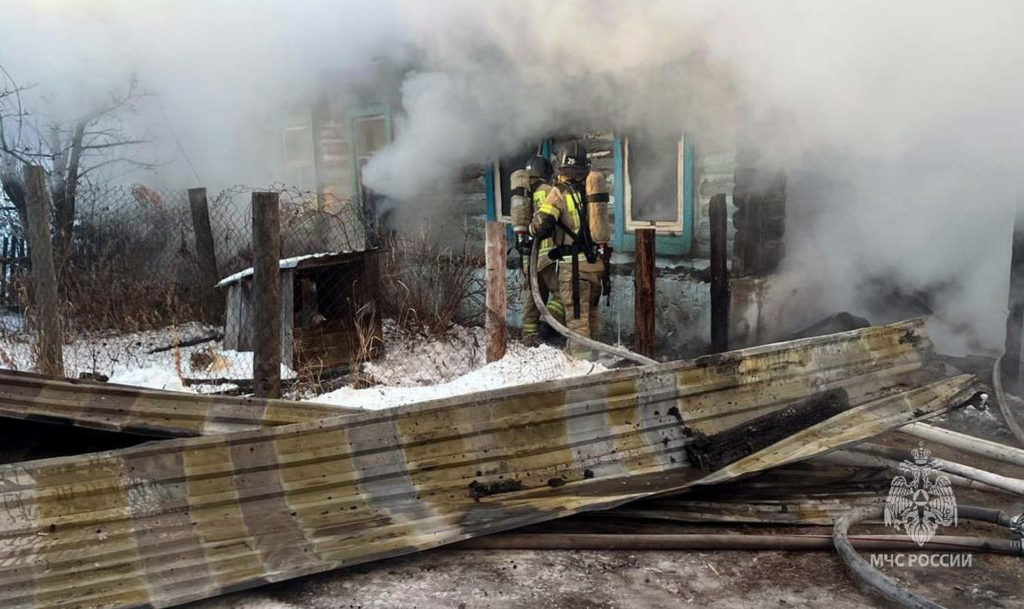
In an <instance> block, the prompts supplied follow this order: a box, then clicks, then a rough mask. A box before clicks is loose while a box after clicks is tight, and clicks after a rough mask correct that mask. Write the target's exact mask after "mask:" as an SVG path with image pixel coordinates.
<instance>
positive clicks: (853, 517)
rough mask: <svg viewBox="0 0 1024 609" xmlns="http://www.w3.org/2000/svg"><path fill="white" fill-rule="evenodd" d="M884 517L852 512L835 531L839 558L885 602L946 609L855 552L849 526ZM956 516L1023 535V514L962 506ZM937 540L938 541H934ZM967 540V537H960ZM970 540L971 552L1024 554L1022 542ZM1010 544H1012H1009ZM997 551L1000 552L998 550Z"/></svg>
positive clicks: (872, 511)
mask: <svg viewBox="0 0 1024 609" xmlns="http://www.w3.org/2000/svg"><path fill="white" fill-rule="evenodd" d="M881 516H882V508H881V507H879V506H871V507H865V508H860V509H857V510H853V511H852V512H850V513H849V514H846V515H845V516H843V517H842V518H840V519H839V520H837V521H836V524H835V528H834V529H833V542H834V544H835V548H836V551H837V552H839V557H840V558H841V559H842V561H843V563H844V564H845V565H846V567H847V568H848V569H849V570H850V572H852V573H853V575H854V576H855V577H856V578H857V579H858V580H859V581H860V582H861V583H862V584H864V585H865V586H866V587H867V588H868V589H870V590H871V591H872V592H874V593H876V594H879V595H881V596H882V597H883V598H885V599H886V600H888V601H890V602H892V603H895V604H897V605H899V606H900V607H908V608H911V609H945V608H944V607H943V606H942V605H939V604H938V603H934V602H932V601H930V600H928V599H926V598H924V597H922V596H920V595H918V594H915V593H913V592H911V591H910V590H907V589H906V588H903V587H902V586H900V585H899V584H898V583H896V580H894V579H892V578H891V577H889V576H888V575H886V574H884V573H882V572H881V571H879V570H878V569H876V568H874V567H872V566H871V564H870V563H869V562H868V561H866V560H864V559H863V558H861V557H860V555H859V554H857V551H856V550H855V549H854V547H853V544H852V543H851V538H850V537H849V531H850V527H851V526H853V525H854V524H857V523H858V522H861V521H863V520H867V519H878V518H880V517H881ZM957 517H958V518H959V519H961V520H981V521H984V522H992V523H995V524H999V525H1002V526H1009V527H1010V528H1011V530H1014V531H1015V532H1018V533H1019V532H1020V523H1021V520H1022V519H1024V518H1022V516H1021V515H1018V516H1015V517H1012V518H1011V517H1010V516H1008V515H1007V514H1006V513H1004V512H1000V511H998V510H990V509H987V508H980V507H975V506H972V505H962V506H959V509H958V511H957ZM933 539H937V538H933ZM960 539H964V538H960ZM966 539H971V542H970V549H975V550H978V551H980V552H1002V551H1003V550H1005V549H1007V548H1010V549H1011V550H1012V552H1011V553H1015V554H1017V555H1018V556H1020V555H1022V550H1021V541H1020V540H1012V541H1011V540H1001V539H980V538H978V539H972V538H966ZM1007 544H1010V545H1007ZM997 548H998V549H997Z"/></svg>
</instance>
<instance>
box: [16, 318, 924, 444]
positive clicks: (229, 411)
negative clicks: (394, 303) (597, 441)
mask: <svg viewBox="0 0 1024 609" xmlns="http://www.w3.org/2000/svg"><path fill="white" fill-rule="evenodd" d="M894 337H898V338H894ZM886 341H890V342H891V341H896V343H895V344H892V345H890V344H887V343H886ZM823 345H828V348H827V349H826V348H824V347H823ZM811 349H814V350H816V351H815V352H816V356H815V357H816V360H815V361H814V362H813V363H812V365H814V366H815V368H813V369H812V368H809V367H808V366H809V365H811V364H808V363H806V362H805V363H803V364H801V363H800V362H799V361H798V359H797V358H800V357H806V355H805V354H806V353H808V352H810V351H809V350H811ZM837 349H841V350H842V353H840V354H839V355H838V357H833V356H830V355H829V350H832V351H835V350H837ZM779 350H780V349H779V348H778V347H776V346H773V345H768V346H761V347H754V348H750V349H744V350H741V351H734V352H730V353H725V354H720V355H710V356H705V357H700V358H697V359H693V360H681V361H678V362H671V363H667V364H662V365H660V366H655V367H649V368H632V369H627V370H618V371H614V372H609V373H606V374H605V375H592V376H587V377H577V378H572V379H565V380H561V381H557V382H554V383H544V384H541V385H538V386H536V387H531V386H526V387H516V388H514V389H511V390H509V392H510V393H509V395H512V396H518V395H520V394H521V393H523V392H525V393H530V392H534V391H537V390H538V389H539V390H540V391H546V390H547V389H549V388H556V387H557V390H559V391H575V390H581V389H583V388H586V387H590V386H594V385H604V384H607V383H621V382H636V381H638V380H640V379H643V378H645V377H647V376H649V375H650V374H651V373H652V371H657V372H658V373H659V374H666V373H669V372H670V371H671V372H675V373H677V374H679V375H680V378H679V382H678V386H679V387H680V390H679V396H685V395H687V394H688V391H687V390H686V386H689V385H694V386H698V385H700V383H701V382H702V380H703V379H704V378H705V377H707V376H708V375H709V374H714V375H716V376H717V377H720V378H722V379H725V380H722V381H720V382H723V383H730V384H731V385H730V386H731V389H730V391H732V392H733V393H735V394H736V396H737V399H740V398H743V399H745V398H748V397H749V396H750V395H751V394H758V395H760V396H761V397H760V400H759V401H758V402H756V403H755V406H752V408H755V409H757V411H756V412H754V413H753V414H751V413H750V412H746V411H740V410H737V411H736V412H734V413H732V414H731V415H729V416H727V417H725V418H721V417H722V413H721V412H720V409H716V410H715V417H714V418H715V420H714V421H712V422H711V423H709V425H708V427H707V429H704V428H703V424H702V423H701V422H700V421H701V419H702V418H703V417H704V414H703V410H704V409H706V408H707V407H708V404H709V403H711V404H713V403H714V402H709V401H708V400H712V399H714V400H717V399H718V394H717V393H714V392H712V393H710V394H708V397H706V398H704V399H698V400H696V401H695V402H693V408H694V412H693V420H694V423H695V427H696V428H698V429H700V430H701V431H705V432H706V433H713V432H714V431H716V430H717V429H722V428H727V427H731V426H733V425H735V424H737V423H738V422H742V421H745V420H749V419H751V418H754V417H755V416H757V414H758V413H763V412H768V411H770V410H771V409H772V408H773V406H774V405H776V404H777V403H778V402H780V401H783V400H787V399H792V398H793V397H794V396H803V395H807V389H808V388H807V387H806V384H807V383H808V382H810V381H809V380H808V378H809V377H807V376H801V375H806V374H807V373H809V372H812V371H813V372H814V377H813V379H814V382H816V383H819V384H822V383H826V382H829V383H835V382H838V381H840V380H841V379H843V378H850V379H856V378H858V377H860V376H863V375H865V374H870V373H872V372H880V373H881V374H883V375H885V376H893V375H895V374H898V373H904V372H910V371H914V370H921V369H923V368H924V366H925V363H926V361H927V360H928V358H929V357H930V356H931V350H932V346H931V342H930V341H929V340H928V339H927V337H926V336H925V334H924V330H923V322H920V321H909V322H903V323H900V324H895V325H892V326H884V327H877V328H867V329H865V330H862V331H858V332H854V333H847V334H845V335H844V334H836V335H832V336H829V337H823V338H814V339H805V340H803V341H793V342H790V343H788V344H787V346H786V348H785V351H786V353H787V356H786V357H787V358H788V359H785V358H779V357H777V356H776V357H775V359H772V358H766V357H762V356H761V355H762V354H770V353H775V352H778V351H779ZM741 363H742V366H741V365H740V364H741ZM757 366H762V367H763V369H759V368H757ZM780 375H785V376H780ZM737 376H741V377H742V378H737ZM767 381H772V383H771V384H770V385H769V384H766V382H767ZM675 386H676V384H675V383H673V387H675ZM870 387H874V385H872V384H870V383H867V384H863V383H861V388H860V389H858V388H857V387H856V386H855V387H854V391H858V390H859V391H863V390H864V388H870ZM662 391H665V389H663V390H662ZM673 391H674V389H673ZM762 391H767V392H765V393H762ZM854 397H856V396H854ZM458 399H459V398H457V400H458ZM463 399H465V400H466V401H467V403H470V402H472V401H473V399H474V398H472V397H469V398H463ZM357 412H363V410H362V409H359V408H344V407H338V406H327V405H323V404H313V403H309V402H292V401H287V400H260V399H255V398H232V397H221V396H216V397H215V396H197V395H193V394H180V393H172V392H167V391H155V390H146V389H139V388H138V387H128V386H118V385H111V384H100V383H92V382H85V381H73V380H62V381H57V380H52V379H51V378H50V377H46V376H41V375H36V374H30V373H24V372H11V371H0V417H9V418H19V419H31V420H44V421H49V422H54V423H67V424H72V425H78V426H82V427H90V428H96V429H104V430H112V431H126V432H132V433H138V434H146V435H154V436H160V437H169V436H195V435H213V434H221V433H228V432H233V431H243V430H247V429H258V428H261V427H273V426H276V425H286V424H289V423H302V422H306V421H314V420H317V419H321V418H325V417H330V416H337V415H340V414H348V413H357Z"/></svg>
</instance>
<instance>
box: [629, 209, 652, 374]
mask: <svg viewBox="0 0 1024 609" xmlns="http://www.w3.org/2000/svg"><path fill="white" fill-rule="evenodd" d="M654 236H655V235H654V229H653V228H638V229H636V247H635V253H636V258H635V261H634V265H633V285H634V289H633V315H634V318H635V322H634V325H635V327H636V341H635V343H636V344H635V345H634V349H635V350H636V352H637V353H639V354H641V355H646V356H647V357H654V255H655V251H654Z"/></svg>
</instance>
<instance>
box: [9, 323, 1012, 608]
mask: <svg viewBox="0 0 1024 609" xmlns="http://www.w3.org/2000/svg"><path fill="white" fill-rule="evenodd" d="M981 364H983V365H981ZM981 364H979V361H978V360H972V359H959V360H954V359H951V358H943V357H940V356H938V355H936V353H935V351H934V348H933V345H932V343H931V341H930V340H929V338H928V336H927V334H926V331H925V327H924V324H923V322H921V321H916V320H915V321H908V322H902V323H897V324H892V325H888V326H876V327H865V328H860V329H857V330H853V331H846V332H839V333H835V334H829V335H825V336H811V337H806V338H799V339H796V340H792V341H788V342H782V343H776V344H771V345H763V346H758V347H752V348H748V349H743V350H738V351H731V352H727V353H722V354H717V355H709V356H704V357H700V358H697V359H693V360H684V361H677V362H671V363H665V364H656V365H649V366H638V367H634V368H625V369H618V370H611V371H608V372H603V373H600V374H594V375H591V376H586V377H579V378H572V379H563V380H558V381H553V382H548V383H543V384H537V385H525V386H518V387H508V388H503V389H499V390H494V391H487V392H482V393H475V394H470V395H463V396H456V397H450V398H444V399H439V400H434V401H430V402H424V403H420V404H414V405H409V406H401V407H396V408H391V409H388V410H381V411H373V412H364V411H359V410H357V409H350V410H346V409H343V408H340V409H339V408H336V407H327V406H323V405H315V404H309V403H301V402H289V401H283V400H261V399H248V398H234V397H225V396H197V395H185V394H176V393H170V392H163V391H155V390H144V389H138V388H133V387H125V386H117V385H110V384H103V383H96V382H90V381H73V380H66V379H54V378H48V377H43V376H38V375H32V374H26V373H17V372H0V417H4V418H7V419H21V420H23V421H21V422H14V423H12V422H10V421H8V423H10V425H8V428H9V429H11V428H14V429H16V428H17V425H26V424H27V423H25V421H31V422H45V423H47V424H49V425H48V426H47V429H52V430H53V433H52V435H50V436H48V438H47V441H46V442H42V441H40V442H38V444H39V446H40V447H41V450H42V451H44V452H43V453H42V455H44V456H47V458H37V459H35V460H18V462H14V463H9V464H7V465H2V466H0V505H3V507H4V509H3V510H2V511H0V606H2V607H5V608H9V609H28V608H43V607H81V608H97V609H98V608H103V609H122V608H129V607H173V606H177V605H181V604H184V603H187V602H190V601H194V600H198V599H202V598H208V597H212V596H216V595H221V594H226V593H229V592H233V591H237V590H241V589H245V588H251V587H255V586H259V585H262V584H266V583H270V582H276V581H283V580H287V579H291V578H297V577H302V576H305V575H309V574H313V573H318V572H323V571H327V570H332V569H339V568H345V567H349V566H352V565H356V564H360V563H367V562H370V561H376V560H381V559H385V558H388V557H394V556H399V555H403V554H409V553H413V552H419V551H423V550H428V549H431V548H436V547H439V546H444V545H449V544H457V547H461V548H516V549H524V548H528V549H538V550H539V549H550V548H556V549H566V548H570V549H599V550H617V549H630V550H644V549H659V550H725V549H730V550H819V551H829V552H838V554H839V556H840V557H841V558H842V560H843V562H844V563H845V565H846V566H847V567H848V568H849V570H850V573H851V577H852V578H854V579H856V580H858V581H859V582H860V583H862V584H863V585H864V586H866V587H867V588H868V589H870V590H871V591H872V592H874V593H876V594H879V595H881V596H883V597H885V598H887V599H889V600H890V601H892V602H895V603H897V604H901V605H903V606H913V607H934V606H938V605H935V604H934V603H932V601H929V600H926V599H925V598H923V596H924V595H925V594H924V591H920V590H914V589H912V588H911V587H909V586H906V585H904V584H903V583H901V582H900V581H898V580H897V579H896V578H894V577H893V576H891V575H889V574H886V573H885V572H883V571H882V570H880V569H879V568H877V565H872V563H871V562H870V561H868V560H867V559H866V558H865V556H866V553H867V552H880V551H885V552H889V553H890V555H891V553H893V552H912V553H914V554H915V555H919V554H932V553H936V552H941V553H944V554H945V555H950V554H951V555H960V554H962V553H978V554H981V553H997V554H1004V555H1014V556H1020V555H1021V541H1020V535H1021V533H1022V529H1024V517H1022V516H1021V515H1019V514H1018V515H1015V514H1016V513H1017V512H1019V511H1020V505H1021V504H1020V498H1021V496H1022V495H1024V480H1022V479H1021V478H1024V471H1022V470H1021V468H1024V448H1022V447H1024V434H1022V433H1021V430H1020V428H1019V427H1018V426H1017V424H1016V420H1015V419H1014V416H1013V412H1012V410H1013V409H1015V408H1016V409H1019V408H1020V407H1021V402H1020V401H1019V400H1016V399H1015V398H1013V397H1012V396H1010V395H1007V394H1006V393H1005V392H1004V391H1003V388H1002V386H1001V385H1002V383H1001V379H1000V374H999V366H998V365H995V366H992V363H991V362H981ZM993 370H994V372H993ZM990 396H991V397H990ZM986 408H991V409H998V411H999V412H1001V413H1002V414H1001V416H999V417H995V416H991V415H990V414H984V413H983V411H984V409H986ZM970 421H980V422H982V427H981V428H977V429H975V430H974V432H975V433H974V435H970V434H965V433H962V431H961V430H958V429H956V428H957V427H958V426H963V425H964V424H965V422H970ZM1004 421H1005V423H1006V424H1007V425H1010V426H1012V433H1013V434H1015V435H1016V437H1015V438H1013V437H1011V436H1010V435H1009V433H1007V432H1006V431H1005V430H1004V429H1002V427H1001V426H1002V425H1003V422H1004ZM985 425H988V426H989V428H987V429H986V428H984V426H985ZM82 428H84V429H89V430H103V431H105V432H106V434H105V437H107V438H111V437H112V438H115V439H116V440H115V443H114V444H112V445H107V446H105V448H109V447H111V446H120V447H119V448H114V449H112V450H104V451H101V452H92V453H89V454H76V455H73V456H49V455H53V454H59V453H60V451H61V450H62V448H63V449H64V450H65V452H66V451H67V447H61V446H59V444H60V441H59V440H58V438H60V437H61V433H62V431H61V430H68V429H82ZM111 432H115V433H111ZM90 433H97V432H90ZM980 435H984V436H986V438H984V439H983V438H982V437H979V436H980ZM991 438H1000V440H1001V441H999V442H996V441H993V440H992V439H991ZM1003 438H1006V439H1005V440H1003ZM143 440H146V441H144V442H143ZM140 442H141V443H140ZM1011 444H1017V445H1018V446H1020V447H1015V446H1011ZM911 448H913V449H914V451H913V452H911V451H910V449H911ZM46 451H49V452H46ZM7 456H8V457H9V458H8V460H11V459H10V457H11V454H8V455H7ZM19 456H23V455H14V458H15V459H17V458H18V457H19ZM27 456H30V457H38V456H40V454H39V453H36V454H30V455H27ZM584 513H586V515H584ZM556 519H559V524H558V525H557V526H550V525H549V524H545V523H551V522H552V521H554V520H556ZM967 521H980V522H982V523H989V524H978V525H974V524H972V525H971V526H970V527H968V530H969V532H970V536H964V535H959V536H952V535H950V534H949V532H950V528H951V527H952V526H953V524H954V523H956V522H960V523H964V522H967ZM637 523H661V524H662V525H664V526H660V527H659V528H657V531H658V533H657V534H647V533H646V531H648V530H652V529H645V528H644V527H643V526H640V525H638V524H637ZM666 523H667V524H666ZM686 523H690V524H692V523H705V524H706V523H713V524H715V525H717V526H718V527H729V526H732V527H734V528H735V527H742V532H736V530H734V529H733V530H726V531H725V532H722V531H721V529H720V528H718V529H716V532H715V533H711V534H709V533H706V532H696V533H695V532H693V530H694V529H692V528H689V529H680V530H686V531H689V532H686V533H675V532H666V531H672V529H671V526H669V525H674V524H686ZM752 525H757V526H764V528H761V529H757V528H753V529H752ZM630 527H634V528H630ZM809 530H810V531H813V532H808V531H809ZM623 531H628V533H626V534H623Z"/></svg>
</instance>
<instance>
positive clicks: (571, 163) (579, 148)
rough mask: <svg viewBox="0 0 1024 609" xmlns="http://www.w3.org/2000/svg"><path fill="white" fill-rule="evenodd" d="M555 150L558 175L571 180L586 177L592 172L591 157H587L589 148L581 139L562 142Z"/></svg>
mask: <svg viewBox="0 0 1024 609" xmlns="http://www.w3.org/2000/svg"><path fill="white" fill-rule="evenodd" d="M554 152H555V166H556V168H557V169H558V175H564V176H566V177H567V178H569V179H571V180H584V179H586V177H587V174H588V173H590V159H588V158H587V149H586V148H584V146H583V144H581V143H580V141H579V140H571V141H568V142H562V143H560V144H558V145H557V146H555V150H554Z"/></svg>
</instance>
